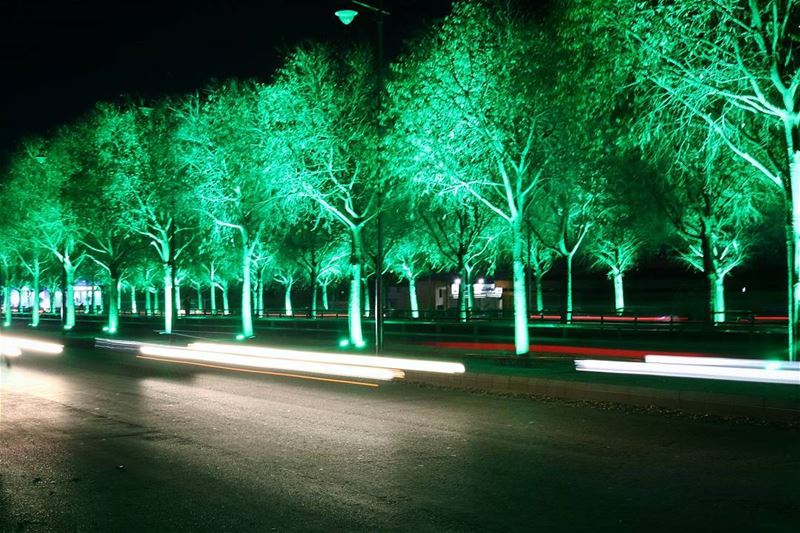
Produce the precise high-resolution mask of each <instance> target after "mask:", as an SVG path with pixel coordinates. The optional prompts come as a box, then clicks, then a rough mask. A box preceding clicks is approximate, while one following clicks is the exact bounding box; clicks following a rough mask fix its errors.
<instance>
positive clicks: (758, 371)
mask: <svg viewBox="0 0 800 533" xmlns="http://www.w3.org/2000/svg"><path fill="white" fill-rule="evenodd" d="M575 369H576V370H578V371H581V372H606V373H612V374H636V375H649V376H668V377H680V378H701V379H719V380H730V381H754V382H760V383H783V384H789V385H800V372H798V371H796V370H768V369H764V368H741V367H720V366H699V365H681V364H664V363H649V362H648V363H634V362H628V361H602V360H596V359H583V360H576V361H575Z"/></svg>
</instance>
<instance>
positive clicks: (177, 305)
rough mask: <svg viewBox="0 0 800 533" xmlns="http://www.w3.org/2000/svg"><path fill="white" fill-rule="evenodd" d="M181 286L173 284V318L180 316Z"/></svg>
mask: <svg viewBox="0 0 800 533" xmlns="http://www.w3.org/2000/svg"><path fill="white" fill-rule="evenodd" d="M181 309H182V304H181V286H180V285H178V284H177V283H176V284H175V318H178V317H180V316H181Z"/></svg>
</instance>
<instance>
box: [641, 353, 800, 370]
mask: <svg viewBox="0 0 800 533" xmlns="http://www.w3.org/2000/svg"><path fill="white" fill-rule="evenodd" d="M644 360H645V362H646V363H662V364H665V365H696V366H722V367H738V368H764V369H767V370H800V362H797V361H768V360H764V359H736V358H731V357H681V356H677V355H655V354H652V355H646V356H645V357H644Z"/></svg>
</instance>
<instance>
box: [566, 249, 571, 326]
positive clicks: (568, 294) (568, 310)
mask: <svg viewBox="0 0 800 533" xmlns="http://www.w3.org/2000/svg"><path fill="white" fill-rule="evenodd" d="M564 276H565V277H566V280H565V282H566V283H565V284H564V285H565V286H564V320H565V321H566V323H567V324H570V323H572V254H567V256H566V269H565V270H564Z"/></svg>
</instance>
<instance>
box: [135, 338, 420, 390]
mask: <svg viewBox="0 0 800 533" xmlns="http://www.w3.org/2000/svg"><path fill="white" fill-rule="evenodd" d="M140 352H141V353H142V355H155V356H159V357H166V358H170V359H180V360H185V361H201V362H207V363H216V364H224V365H231V366H240V367H245V368H265V369H270V370H284V371H292V372H308V373H311V374H322V375H329V376H343V377H351V378H362V379H375V380H379V381H391V380H392V379H394V378H402V377H404V376H405V374H403V372H402V371H401V370H397V369H391V368H374V367H366V366H352V365H339V364H327V363H317V362H313V361H294V360H288V359H271V358H266V357H257V358H254V357H251V356H245V355H237V354H231V353H219V352H210V351H200V350H193V349H189V348H173V347H166V346H156V345H145V346H142V347H141V348H140Z"/></svg>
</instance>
